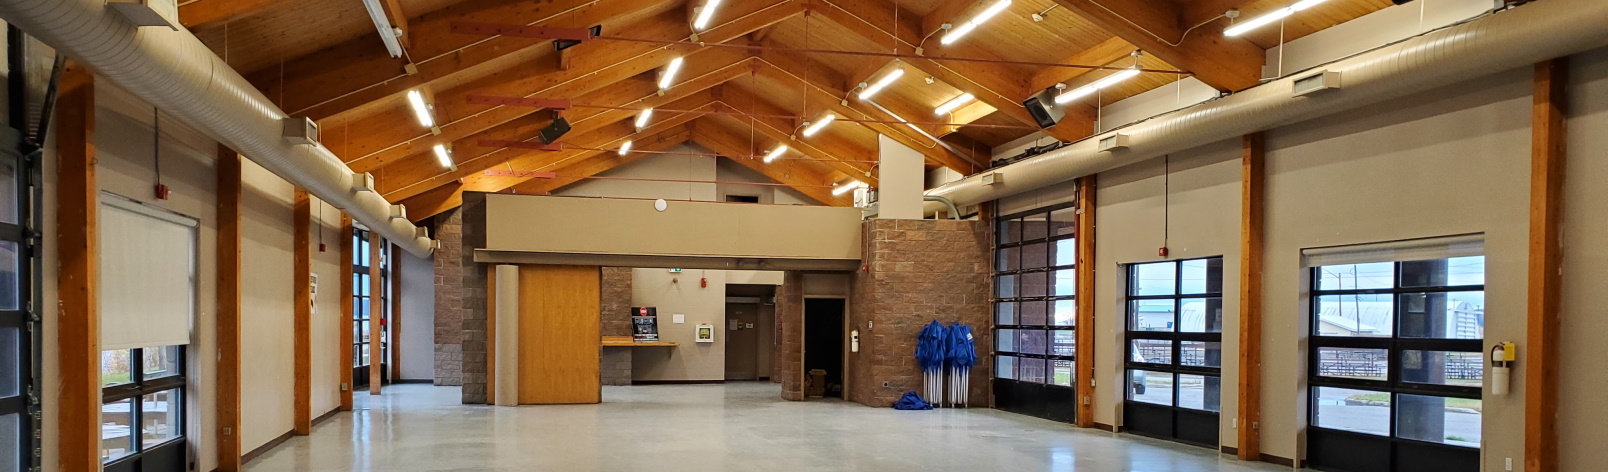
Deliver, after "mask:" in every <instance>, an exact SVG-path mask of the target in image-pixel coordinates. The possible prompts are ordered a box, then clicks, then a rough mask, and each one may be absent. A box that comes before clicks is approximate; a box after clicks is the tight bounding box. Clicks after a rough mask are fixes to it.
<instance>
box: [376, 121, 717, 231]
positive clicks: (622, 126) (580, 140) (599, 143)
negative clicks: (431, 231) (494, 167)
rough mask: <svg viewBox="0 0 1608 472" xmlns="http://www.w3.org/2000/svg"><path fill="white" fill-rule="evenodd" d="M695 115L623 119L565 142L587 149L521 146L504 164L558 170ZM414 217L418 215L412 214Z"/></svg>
mask: <svg viewBox="0 0 1608 472" xmlns="http://www.w3.org/2000/svg"><path fill="white" fill-rule="evenodd" d="M713 100H714V98H713V95H711V94H709V93H707V92H705V93H702V94H699V95H697V96H694V97H689V98H687V99H684V100H683V101H680V102H677V103H676V105H677V106H678V107H679V106H683V105H690V104H697V103H701V104H700V105H698V106H695V107H688V108H686V109H696V108H703V107H707V106H709V104H710V103H711V102H712V101H713ZM678 109H679V108H678ZM694 118H697V115H695V114H691V113H683V114H676V115H669V114H667V116H665V117H663V118H661V119H658V120H655V122H654V123H653V124H652V125H650V126H648V128H646V129H643V130H641V131H635V127H634V126H633V125H634V124H633V123H630V122H628V121H622V122H618V123H614V124H611V125H609V127H605V128H601V129H598V130H595V131H593V132H591V133H587V134H586V135H583V136H576V137H575V138H574V140H569V141H565V142H568V143H571V144H573V145H576V146H579V147H582V148H587V149H564V150H561V151H536V150H527V149H519V150H517V151H518V152H520V153H521V154H520V155H519V156H518V157H515V158H513V159H511V160H508V161H507V162H505V163H504V165H506V166H507V168H508V169H510V170H520V171H551V170H554V169H556V168H561V167H563V166H565V165H568V164H570V163H572V162H574V161H576V160H579V159H584V158H586V157H587V156H591V155H593V154H596V153H598V152H600V151H595V150H594V149H612V148H615V147H618V146H619V143H622V142H624V141H626V140H631V141H633V142H635V141H644V142H646V141H647V140H652V139H656V138H655V137H656V136H659V135H661V134H664V133H665V132H667V131H671V130H675V129H679V128H680V127H681V126H683V125H685V124H686V123H687V122H689V121H692V120H693V119H694ZM483 170H484V169H483ZM526 180H530V178H529V177H507V176H488V175H486V174H485V173H484V172H476V173H472V174H466V175H463V176H461V177H457V178H454V179H452V181H456V182H459V183H460V184H461V187H462V190H467V191H472V192H497V191H501V190H503V189H506V188H509V187H512V186H515V185H517V184H519V183H522V182H524V181H526ZM432 183H433V184H435V185H431V187H432V188H433V187H435V186H439V185H442V184H445V183H447V182H432ZM426 190H429V189H426ZM420 193H421V194H423V193H431V192H428V191H426V192H420ZM387 198H389V199H391V200H401V201H408V200H412V197H409V198H408V199H401V198H396V197H395V196H394V194H393V195H388V196H387ZM410 216H415V215H410Z"/></svg>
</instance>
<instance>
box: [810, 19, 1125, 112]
mask: <svg viewBox="0 0 1608 472" xmlns="http://www.w3.org/2000/svg"><path fill="white" fill-rule="evenodd" d="M808 1H810V2H811V5H810V12H811V13H812V14H815V13H818V14H820V15H821V16H822V17H824V18H827V19H829V20H831V21H833V22H836V23H838V24H839V25H841V26H843V27H844V28H846V29H848V30H849V31H851V32H853V33H854V34H855V35H857V36H860V37H861V38H863V39H865V40H867V41H872V42H877V43H881V42H885V41H887V40H888V37H889V36H890V35H892V36H893V37H894V38H896V39H897V40H898V42H899V43H900V47H899V52H901V53H905V54H913V53H914V48H915V47H916V45H918V44H922V43H923V41H922V39H923V38H924V37H926V32H925V31H924V30H923V29H922V28H923V26H922V22H923V20H922V17H921V16H919V15H915V14H913V13H911V12H909V11H907V10H904V9H903V8H900V7H899V6H898V5H897V4H895V3H893V2H892V1H891V0H808ZM935 21H937V20H935ZM890 28H891V31H890ZM934 36H936V35H934ZM926 45H927V46H931V47H926V48H924V49H925V51H924V52H925V55H924V57H923V58H908V59H907V60H906V61H905V62H906V63H907V64H909V65H911V66H913V67H915V68H916V69H918V70H920V71H921V72H923V73H925V74H927V75H929V76H932V77H933V78H935V79H937V80H940V81H943V82H944V83H947V84H949V85H950V86H952V87H955V88H956V89H959V90H961V91H964V92H968V93H971V94H972V95H973V96H975V97H977V100H978V101H981V102H983V103H987V104H988V105H989V106H992V107H994V108H995V109H997V110H999V112H1000V113H1004V114H1005V115H1006V116H1009V117H1011V118H1012V119H1014V120H1016V121H1017V122H1019V123H1023V124H1028V125H1032V124H1034V123H1035V121H1034V120H1033V117H1032V115H1030V114H1028V112H1027V109H1026V108H1023V107H1022V101H1023V100H1026V99H1027V97H1028V96H1030V95H1031V93H1030V91H1029V89H1028V82H1027V80H1028V78H1027V77H1025V76H1019V75H1017V74H1013V73H1011V72H1010V71H1009V70H1007V69H1004V68H1001V67H999V66H998V65H994V64H986V63H976V62H957V61H935V60H931V59H927V58H928V57H939V58H943V57H966V58H983V59H998V58H997V57H990V55H989V54H988V52H987V51H985V50H982V49H980V48H968V47H964V46H955V47H949V46H943V47H940V46H937V40H936V39H933V40H930V41H927V42H926ZM1093 123H1094V113H1093V109H1092V107H1074V108H1072V109H1069V110H1068V111H1067V116H1066V118H1064V119H1062V120H1061V122H1060V124H1058V125H1056V126H1054V127H1051V128H1049V129H1046V130H1044V131H1045V132H1046V133H1048V134H1049V135H1051V136H1053V137H1055V138H1056V139H1060V140H1062V141H1076V140H1078V139H1082V138H1085V137H1088V136H1089V135H1090V134H1091V133H1090V131H1091V130H1092V129H1093Z"/></svg>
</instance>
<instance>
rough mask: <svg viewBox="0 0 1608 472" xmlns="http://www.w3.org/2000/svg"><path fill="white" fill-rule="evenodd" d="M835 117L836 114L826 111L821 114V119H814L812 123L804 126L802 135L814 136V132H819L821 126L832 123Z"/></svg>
mask: <svg viewBox="0 0 1608 472" xmlns="http://www.w3.org/2000/svg"><path fill="white" fill-rule="evenodd" d="M836 119H837V115H834V114H831V113H827V114H826V115H825V116H822V117H821V119H819V120H815V123H814V124H811V125H810V126H809V127H807V128H804V137H806V138H808V137H810V136H815V133H819V132H821V128H825V127H826V125H827V124H830V123H832V120H836Z"/></svg>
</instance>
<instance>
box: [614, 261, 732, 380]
mask: <svg viewBox="0 0 1608 472" xmlns="http://www.w3.org/2000/svg"><path fill="white" fill-rule="evenodd" d="M703 279H707V280H708V286H707V287H706V286H702V284H701V282H700V281H701V280H703ZM726 283H727V282H726V273H725V271H720V270H709V271H705V270H699V269H688V270H686V271H684V272H681V273H679V274H678V273H671V272H670V271H668V270H665V269H635V270H633V271H632V276H631V305H632V306H651V307H656V308H657V312H658V315H659V339H660V340H662V341H670V342H674V343H676V344H677V346H676V347H673V348H662V347H639V348H636V349H637V352H635V353H633V355H632V360H631V374H632V375H631V378H632V380H638V381H655V380H711V381H716V380H725V378H726V327H725V324H726V323H725V320H726ZM676 314H682V315H685V320H686V322H685V323H682V324H676V323H675V316H674V315H676ZM700 323H708V324H709V325H710V326H713V327H714V328H715V342H712V343H699V342H694V338H695V334H694V332H693V331H694V330H695V329H696V327H697V326H698V324H700Z"/></svg>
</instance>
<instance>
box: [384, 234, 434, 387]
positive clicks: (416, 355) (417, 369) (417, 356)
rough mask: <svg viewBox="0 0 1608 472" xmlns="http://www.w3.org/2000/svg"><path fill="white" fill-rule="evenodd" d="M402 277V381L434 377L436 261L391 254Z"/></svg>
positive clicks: (410, 255)
mask: <svg viewBox="0 0 1608 472" xmlns="http://www.w3.org/2000/svg"><path fill="white" fill-rule="evenodd" d="M392 254H395V255H396V258H397V262H398V264H397V266H396V267H399V268H400V269H398V270H400V271H401V274H400V276H401V278H402V294H401V296H402V312H401V313H399V314H398V317H399V320H398V321H397V323H398V324H399V325H401V331H402V335H401V338H402V339H401V341H400V342H399V343H398V344H399V345H400V346H401V349H402V351H401V354H402V379H404V380H431V379H434V378H435V289H434V288H433V287H434V285H435V260H434V259H431V258H428V257H418V256H415V255H412V254H409V253H408V252H407V251H396V252H392Z"/></svg>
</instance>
